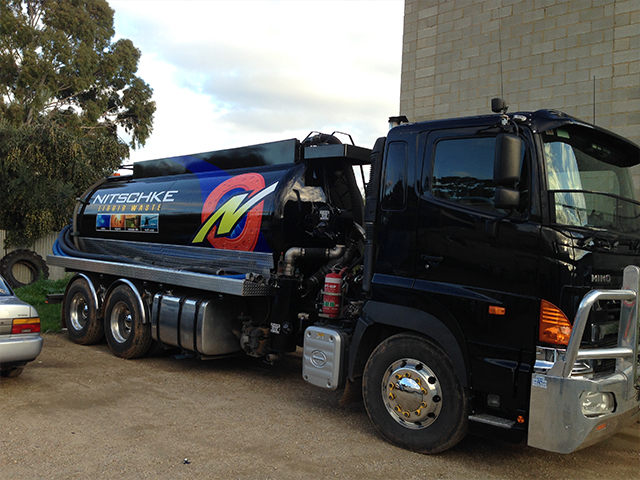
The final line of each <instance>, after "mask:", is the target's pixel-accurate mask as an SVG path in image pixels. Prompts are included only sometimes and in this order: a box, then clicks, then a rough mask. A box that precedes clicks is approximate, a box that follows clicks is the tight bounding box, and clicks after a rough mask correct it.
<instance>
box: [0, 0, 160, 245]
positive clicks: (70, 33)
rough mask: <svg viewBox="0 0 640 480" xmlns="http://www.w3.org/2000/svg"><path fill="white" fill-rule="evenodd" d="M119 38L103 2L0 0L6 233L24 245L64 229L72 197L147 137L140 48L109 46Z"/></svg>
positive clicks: (148, 103)
mask: <svg viewBox="0 0 640 480" xmlns="http://www.w3.org/2000/svg"><path fill="white" fill-rule="evenodd" d="M114 34H115V31H114V28H113V10H112V9H111V8H110V7H109V5H108V3H107V2H106V1H104V0H86V1H81V0H56V1H53V0H27V1H19V0H0V179H1V180H2V183H3V186H5V188H4V189H3V190H5V192H6V193H5V195H4V198H1V199H0V228H4V229H5V230H7V232H8V233H7V243H9V244H28V243H31V242H33V241H34V240H35V239H37V238H39V237H40V236H42V235H43V234H46V233H48V232H49V231H52V230H55V229H59V228H61V227H62V226H63V225H64V223H65V222H66V221H68V218H70V215H71V212H72V208H73V199H74V198H75V197H76V196H78V195H79V194H81V193H82V191H83V190H84V189H86V188H87V187H88V186H89V185H91V184H92V183H93V182H95V181H96V180H97V179H98V178H100V177H103V176H104V175H106V174H109V173H111V172H113V171H114V170H115V169H116V168H117V167H118V166H119V165H120V164H121V162H122V160H124V159H125V158H127V157H128V154H129V148H130V147H131V148H137V147H139V146H141V145H144V143H145V141H146V139H147V138H148V137H149V135H150V133H151V130H152V123H153V114H154V112H155V103H154V102H153V101H152V100H151V96H152V89H151V88H150V87H149V85H147V84H146V83H145V82H144V81H143V80H142V79H140V78H139V77H137V76H136V72H137V69H138V61H139V58H140V51H139V50H138V49H137V48H136V47H135V46H134V45H133V43H132V42H131V41H130V40H126V39H120V40H117V41H115V42H112V38H113V36H114ZM118 127H120V128H121V129H122V130H123V131H124V132H126V134H127V135H128V136H129V137H130V140H129V142H128V143H127V142H125V141H124V140H122V139H121V138H120V137H119V136H118ZM9 187H10V188H9Z"/></svg>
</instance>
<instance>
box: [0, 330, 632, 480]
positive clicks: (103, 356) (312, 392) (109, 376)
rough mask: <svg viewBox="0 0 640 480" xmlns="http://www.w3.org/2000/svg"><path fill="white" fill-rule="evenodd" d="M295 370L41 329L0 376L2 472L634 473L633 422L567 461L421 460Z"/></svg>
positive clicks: (284, 364) (475, 451)
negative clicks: (30, 358)
mask: <svg viewBox="0 0 640 480" xmlns="http://www.w3.org/2000/svg"><path fill="white" fill-rule="evenodd" d="M300 372H301V366H300V358H299V357H297V356H295V355H292V356H290V357H287V358H285V359H284V360H282V361H280V362H279V363H277V364H276V365H274V366H270V365H267V364H264V363H261V362H260V361H257V360H255V359H251V358H240V359H227V360H217V361H201V360H196V359H193V358H175V357H173V356H165V357H159V358H149V359H142V360H122V359H119V358H116V357H114V356H113V355H112V354H111V353H110V352H109V350H108V348H107V346H106V345H98V346H93V347H83V346H79V345H75V344H73V343H71V342H70V341H69V340H68V339H67V337H66V335H64V334H45V335H44V349H43V352H42V354H41V355H40V357H39V358H38V359H37V360H36V361H35V362H33V363H31V364H29V365H27V367H26V368H25V370H24V372H23V374H22V375H21V376H20V377H17V378H9V379H2V380H1V382H0V412H1V413H0V478H2V479H3V480H14V479H29V480H31V479H36V478H38V479H45V478H47V479H93V478H100V479H122V478H130V479H142V478H149V479H198V478H220V479H233V478H238V479H327V478H362V479H385V480H387V479H389V478H403V479H417V478H438V479H461V478H468V479H507V478H536V479H537V478H549V479H553V480H556V479H572V478H575V479H581V480H582V479H592V478H594V479H595V478H598V479H630V478H639V477H638V475H639V474H640V426H639V425H638V424H636V425H634V426H633V427H631V428H628V429H626V430H624V431H623V432H621V433H619V434H618V435H616V436H614V437H613V438H611V439H609V440H607V441H605V442H603V443H600V444H599V445H596V446H593V447H589V448H587V449H584V450H581V451H578V452H575V453H573V454H570V455H559V454H553V453H548V452H544V451H541V450H535V449H532V448H529V447H527V446H525V445H512V444H507V443H502V442H498V441H490V440H486V439H482V438H479V437H474V436H468V437H467V438H466V439H465V440H463V442H462V443H460V444H459V445H458V446H456V447H455V448H454V449H452V450H449V451H448V452H445V453H443V454H440V455H437V456H426V455H420V454H416V453H413V452H409V451H405V450H402V449H399V448H396V447H394V446H392V445H389V444H388V443H386V442H384V441H383V440H381V439H379V438H378V437H377V436H376V434H375V433H374V430H373V428H372V426H371V425H370V423H369V420H368V418H367V415H366V413H365V411H364V407H363V406H362V402H356V403H352V404H349V405H346V406H339V405H338V400H339V398H340V394H339V393H337V392H329V391H323V390H320V389H317V388H315V387H312V386H311V385H308V384H306V383H305V382H304V381H303V380H302V378H301V373H300Z"/></svg>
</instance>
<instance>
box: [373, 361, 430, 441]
mask: <svg viewBox="0 0 640 480" xmlns="http://www.w3.org/2000/svg"><path fill="white" fill-rule="evenodd" d="M381 393H382V399H383V402H384V406H385V407H386V409H387V412H389V415H391V418H393V419H394V420H395V421H396V422H398V423H399V424H400V425H402V426H404V427H406V428H410V429H422V428H427V427H428V426H429V425H431V424H432V423H433V422H435V421H436V420H437V418H438V415H440V411H441V410H442V390H441V388H440V381H439V380H438V377H436V375H435V373H434V372H433V370H431V369H430V368H429V367H428V366H426V365H425V364H424V363H422V362H421V361H419V360H415V359H413V358H402V359H400V360H397V361H395V362H393V363H392V364H391V365H390V366H389V368H388V369H387V370H386V371H385V373H384V375H383V377H382V392H381Z"/></svg>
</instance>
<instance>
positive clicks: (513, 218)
mask: <svg viewBox="0 0 640 480" xmlns="http://www.w3.org/2000/svg"><path fill="white" fill-rule="evenodd" d="M492 108H493V111H494V114H492V115H486V116H478V117H469V118H456V119H447V120H434V121H427V122H419V123H406V119H400V117H393V121H394V122H395V123H398V125H396V126H394V127H393V128H391V129H390V130H389V132H388V134H387V136H386V137H383V138H380V139H378V140H377V142H376V143H375V146H374V147H373V149H372V150H369V149H365V148H361V147H357V146H355V145H353V142H351V144H349V143H342V142H341V141H340V140H339V139H338V138H337V137H336V135H333V134H332V135H325V134H319V133H313V134H311V135H310V136H309V137H307V138H306V139H305V140H303V141H299V140H296V139H292V140H285V141H280V142H275V143H267V144H262V145H254V146H247V147H241V148H236V149H230V150H222V151H214V152H209V153H202V154H196V155H185V156H181V157H172V158H165V159H160V160H153V161H148V162H139V163H136V164H135V165H133V172H132V174H130V175H123V176H114V177H110V178H107V179H106V180H104V181H102V182H99V183H98V184H96V185H95V186H93V187H92V188H91V189H90V190H89V191H87V192H86V193H85V194H84V195H83V196H82V197H81V198H79V199H78V202H77V207H76V209H75V213H74V218H73V223H72V224H71V225H70V226H69V227H67V228H66V229H65V230H64V231H63V232H62V233H61V235H60V237H59V239H58V242H57V244H56V246H55V247H54V254H53V255H52V256H49V257H48V262H49V264H50V265H56V266H61V267H64V268H65V269H66V270H68V271H70V272H75V273H74V276H73V277H72V279H71V281H70V283H69V285H68V287H67V290H66V293H65V297H64V302H63V322H64V324H65V326H66V328H67V331H68V334H69V337H70V338H71V339H72V340H73V341H74V342H76V343H79V344H92V343H96V342H99V341H101V340H102V339H103V338H104V337H106V340H107V342H108V344H109V347H110V348H111V350H112V351H113V353H114V354H115V355H117V356H119V357H123V358H136V357H140V356H143V355H148V354H150V352H153V351H158V350H159V349H162V348H179V349H181V350H182V351H184V352H188V353H190V354H191V355H197V356H200V357H201V358H203V359H212V358H220V357H227V356H231V355H250V356H253V357H258V358H261V359H262V360H266V361H268V362H275V361H277V360H278V358H280V357H281V356H283V355H285V354H287V353H290V352H295V351H296V349H300V351H301V354H302V375H303V377H304V379H305V380H306V381H308V382H309V383H311V384H313V385H315V386H317V387H320V388H325V389H330V390H334V389H343V388H344V389H345V395H346V396H353V395H354V392H355V393H357V394H359V393H360V392H361V395H362V398H363V401H364V404H365V407H366V410H367V412H368V415H369V417H370V419H371V421H372V422H373V425H374V426H375V428H376V430H377V431H378V432H379V433H380V435H381V436H382V437H384V438H385V439H387V440H388V441H390V442H391V443H393V444H395V445H399V446H401V447H404V448H408V449H411V450H416V451H419V452H424V453H436V452H440V451H443V450H445V449H447V448H450V447H452V446H453V445H455V444H456V443H457V442H458V441H460V440H461V439H462V438H463V437H464V435H465V434H466V433H467V432H471V433H475V434H479V435H484V436H490V437H492V438H499V439H504V440H508V441H514V442H520V441H523V440H525V439H526V441H527V442H528V444H529V445H531V446H534V447H537V448H542V449H545V450H549V451H554V452H562V453H568V452H572V451H574V450H576V449H578V448H583V447H585V446H588V445H591V444H593V443H595V442H598V441H600V440H602V439H604V438H606V437H608V436H610V435H613V434H614V433H616V432H617V431H619V430H620V429H622V428H625V427H626V426H628V425H630V424H631V423H632V422H635V421H637V419H638V418H639V411H640V410H639V384H638V373H639V372H638V363H639V361H638V310H637V292H638V285H639V278H640V269H639V268H638V266H640V203H639V202H638V201H637V200H636V199H635V195H634V185H633V181H632V176H631V169H632V167H634V166H636V165H638V164H639V163H640V150H639V147H638V146H637V145H636V144H634V143H632V142H630V141H628V140H625V139H623V138H621V137H619V136H617V135H615V134H613V133H611V132H608V131H605V130H603V129H601V128H598V127H596V126H594V125H590V124H588V123H585V122H583V121H580V120H577V119H575V118H572V117H570V116H567V115H565V114H563V113H561V112H557V111H547V110H540V111H537V112H533V113H516V114H507V113H506V111H507V110H506V107H505V105H504V102H501V101H499V100H496V101H495V102H492ZM398 120H400V121H398ZM403 120H404V121H403ZM367 168H370V178H369V180H368V182H367V183H366V195H365V199H364V201H363V198H362V197H363V195H362V193H361V189H360V187H359V181H358V180H357V179H358V178H359V177H360V176H361V175H362V176H363V178H364V176H365V175H363V174H365V173H366V170H367Z"/></svg>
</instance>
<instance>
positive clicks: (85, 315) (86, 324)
mask: <svg viewBox="0 0 640 480" xmlns="http://www.w3.org/2000/svg"><path fill="white" fill-rule="evenodd" d="M64 298H65V302H64V321H65V324H66V326H67V334H68V335H69V338H70V339H71V340H72V341H73V342H75V343H78V344H80V345H93V344H94V343H98V342H100V341H101V340H102V338H103V337H104V324H103V322H102V319H101V318H98V305H97V304H96V298H95V297H94V295H93V292H92V291H91V286H90V285H89V283H88V282H87V280H86V279H84V278H76V279H75V280H74V281H73V282H72V283H71V285H70V286H69V288H68V289H67V293H66V295H65V297H64Z"/></svg>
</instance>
